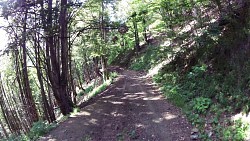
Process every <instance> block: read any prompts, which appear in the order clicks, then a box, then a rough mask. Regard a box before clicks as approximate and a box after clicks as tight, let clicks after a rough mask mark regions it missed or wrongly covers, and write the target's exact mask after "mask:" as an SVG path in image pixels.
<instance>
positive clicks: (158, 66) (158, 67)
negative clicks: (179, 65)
mask: <svg viewBox="0 0 250 141" xmlns="http://www.w3.org/2000/svg"><path fill="white" fill-rule="evenodd" d="M169 62H170V59H166V60H163V61H161V63H159V64H157V65H156V66H155V67H153V68H151V69H150V70H149V71H148V74H147V75H146V77H152V76H154V75H156V74H157V73H158V72H159V71H160V70H161V68H163V67H164V66H165V65H166V64H168V63H169Z"/></svg>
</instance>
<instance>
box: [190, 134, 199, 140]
mask: <svg viewBox="0 0 250 141" xmlns="http://www.w3.org/2000/svg"><path fill="white" fill-rule="evenodd" d="M190 138H191V139H192V140H197V139H198V138H199V135H198V134H194V135H191V136H190Z"/></svg>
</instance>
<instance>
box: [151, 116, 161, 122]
mask: <svg viewBox="0 0 250 141" xmlns="http://www.w3.org/2000/svg"><path fill="white" fill-rule="evenodd" d="M163 120H164V119H163V118H161V117H160V118H157V119H153V120H152V121H153V122H154V123H161V122H162V121H163Z"/></svg>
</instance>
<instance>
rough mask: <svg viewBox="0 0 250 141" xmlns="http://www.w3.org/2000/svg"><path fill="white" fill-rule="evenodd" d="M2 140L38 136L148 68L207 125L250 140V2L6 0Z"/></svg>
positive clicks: (209, 133)
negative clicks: (128, 74)
mask: <svg viewBox="0 0 250 141" xmlns="http://www.w3.org/2000/svg"><path fill="white" fill-rule="evenodd" d="M0 6H1V20H3V23H4V25H1V30H4V31H5V33H6V36H7V37H8V40H7V41H5V42H6V44H7V45H6V46H5V47H1V48H2V50H1V61H0V62H1V69H0V70H1V71H0V74H1V75H0V108H1V112H0V138H1V139H3V140H36V139H37V138H38V137H39V136H41V135H43V134H45V133H47V132H49V130H50V129H52V128H53V127H54V126H56V123H60V122H59V121H60V120H62V119H63V117H66V116H67V115H69V114H71V113H74V112H76V111H78V110H79V108H78V107H79V105H80V104H81V102H82V99H83V97H84V96H85V95H87V94H89V93H91V92H92V93H93V90H96V89H95V88H100V90H99V91H98V92H95V94H94V95H96V94H97V93H99V92H100V91H103V90H104V89H105V88H106V87H107V85H109V84H110V83H112V82H110V81H112V80H113V78H114V77H117V73H114V72H112V69H111V68H112V67H111V66H120V67H122V68H127V69H133V70H136V71H144V72H146V73H148V76H150V77H152V78H153V80H154V81H155V83H157V84H158V86H159V87H161V91H162V92H163V93H164V96H166V98H167V100H169V101H170V102H171V103H173V104H174V105H176V106H177V107H179V108H181V109H182V111H183V113H184V114H185V115H186V116H187V118H188V120H189V121H190V123H191V124H192V125H193V126H194V127H195V128H197V129H199V132H200V133H199V138H200V139H201V140H239V141H240V140H244V139H246V137H247V130H248V124H249V123H245V121H244V120H243V119H237V120H231V119H232V117H233V116H234V115H236V114H238V113H243V114H246V115H248V113H249V111H250V96H249V93H250V91H249V89H250V71H249V68H250V62H249V60H248V59H249V56H250V36H249V35H250V1H249V0H116V1H115V0H106V1H104V0H84V1H81V0H1V1H0Z"/></svg>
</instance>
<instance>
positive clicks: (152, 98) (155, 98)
mask: <svg viewBox="0 0 250 141" xmlns="http://www.w3.org/2000/svg"><path fill="white" fill-rule="evenodd" d="M161 99H162V96H157V97H145V98H143V100H161Z"/></svg>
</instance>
